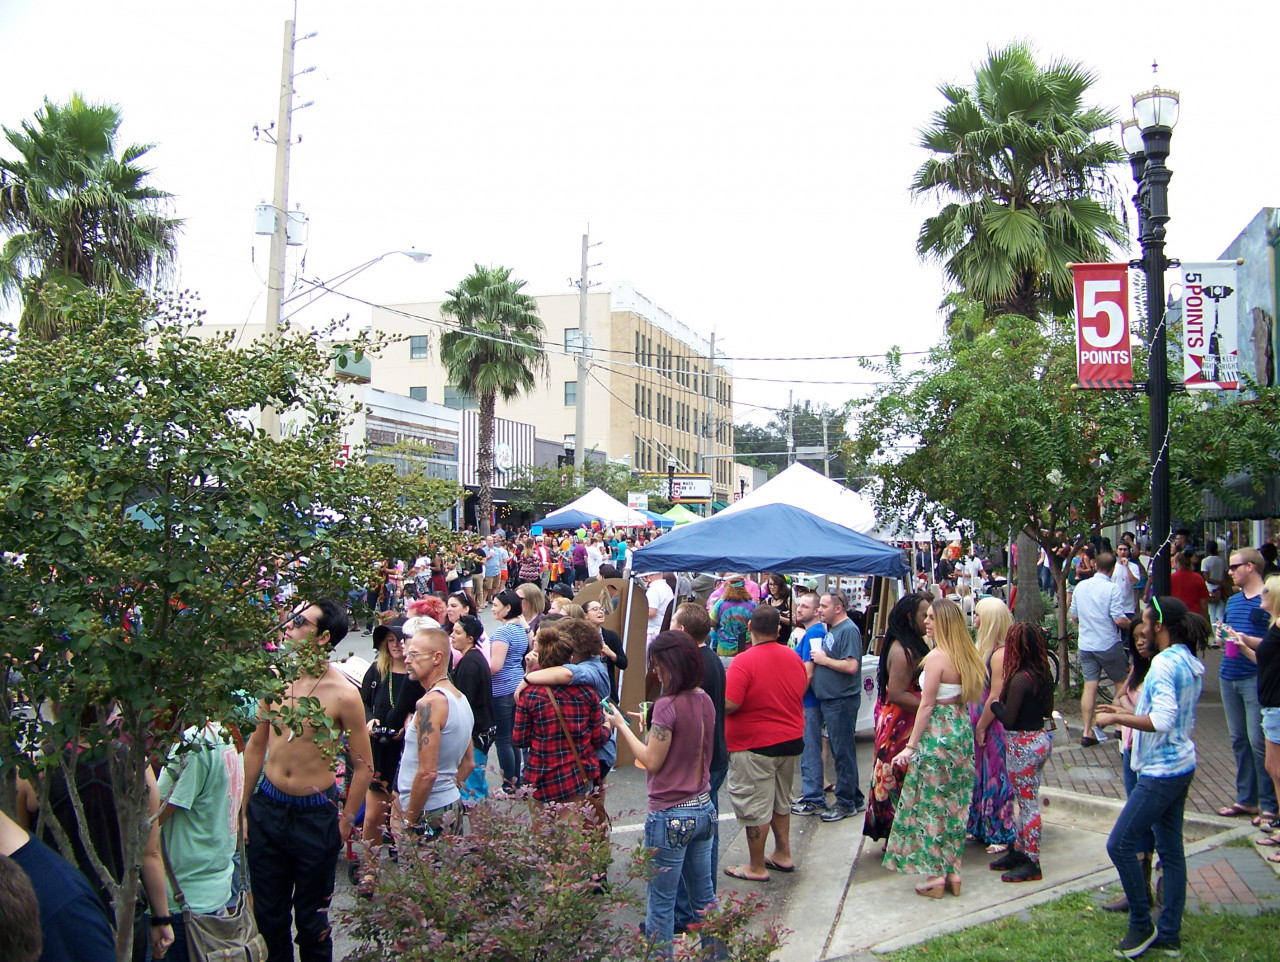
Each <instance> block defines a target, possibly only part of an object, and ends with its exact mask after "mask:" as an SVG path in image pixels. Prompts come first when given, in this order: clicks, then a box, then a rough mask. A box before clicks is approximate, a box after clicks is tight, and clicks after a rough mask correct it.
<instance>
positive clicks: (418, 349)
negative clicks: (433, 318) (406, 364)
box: [409, 334, 431, 361]
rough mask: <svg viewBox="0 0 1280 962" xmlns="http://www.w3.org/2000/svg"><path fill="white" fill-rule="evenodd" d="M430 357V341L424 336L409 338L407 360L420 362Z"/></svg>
mask: <svg viewBox="0 0 1280 962" xmlns="http://www.w3.org/2000/svg"><path fill="white" fill-rule="evenodd" d="M430 356H431V341H430V339H429V338H428V337H427V335H425V334H414V335H412V336H411V337H410V338H409V360H411V361H422V360H425V359H427V358H429V357H430Z"/></svg>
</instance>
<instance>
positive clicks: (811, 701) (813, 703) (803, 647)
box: [796, 621, 827, 708]
mask: <svg viewBox="0 0 1280 962" xmlns="http://www.w3.org/2000/svg"><path fill="white" fill-rule="evenodd" d="M826 637H827V626H826V625H824V624H823V623H822V622H821V621H815V622H814V623H813V624H811V625H810V626H809V627H808V629H806V631H805V633H804V637H803V638H802V639H800V644H799V646H798V647H797V648H796V654H797V655H799V656H800V660H801V661H803V662H805V663H806V664H808V663H810V662H812V661H813V639H815V638H818V639H823V638H826ZM805 670H806V671H808V669H805ZM804 707H805V708H817V707H818V696H817V695H815V694H814V693H813V683H812V682H810V684H809V687H808V688H806V689H805V690H804Z"/></svg>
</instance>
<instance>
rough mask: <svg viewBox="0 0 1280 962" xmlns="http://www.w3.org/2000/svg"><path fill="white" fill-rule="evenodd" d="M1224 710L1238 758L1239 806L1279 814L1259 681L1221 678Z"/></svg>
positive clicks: (1237, 799) (1233, 747) (1237, 789)
mask: <svg viewBox="0 0 1280 962" xmlns="http://www.w3.org/2000/svg"><path fill="white" fill-rule="evenodd" d="M1220 683H1221V686H1222V709H1223V711H1224V712H1225V714H1226V716H1227V730H1228V731H1229V732H1231V750H1232V752H1234V753H1235V756H1236V804H1237V805H1244V806H1246V807H1248V808H1253V806H1255V805H1257V806H1258V808H1259V810H1260V811H1263V812H1274V811H1276V789H1275V786H1274V785H1273V784H1272V783H1271V776H1270V775H1268V774H1267V764H1266V760H1267V742H1266V739H1265V738H1264V737H1263V734H1262V706H1261V705H1260V704H1259V702H1258V679H1257V678H1256V677H1253V678H1235V679H1232V680H1227V679H1226V678H1223V679H1221V682H1220Z"/></svg>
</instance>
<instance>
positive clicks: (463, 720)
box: [396, 685, 475, 812]
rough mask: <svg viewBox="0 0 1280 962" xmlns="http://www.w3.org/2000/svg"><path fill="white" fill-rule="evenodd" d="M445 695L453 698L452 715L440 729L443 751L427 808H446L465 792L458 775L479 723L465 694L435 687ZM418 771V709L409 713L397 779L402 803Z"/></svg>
mask: <svg viewBox="0 0 1280 962" xmlns="http://www.w3.org/2000/svg"><path fill="white" fill-rule="evenodd" d="M431 691H438V692H440V694H442V695H444V697H445V700H446V701H448V702H449V717H448V718H446V719H445V723H444V728H443V729H442V730H441V731H440V754H439V757H438V758H437V760H436V781H435V784H434V785H432V786H431V794H430V795H429V796H428V797H427V804H426V805H425V806H424V808H423V811H424V812H429V811H431V810H432V809H436V808H444V807H445V806H446V805H452V804H453V803H454V802H456V801H457V800H458V799H459V798H461V797H462V793H461V792H460V791H458V783H457V782H456V781H454V776H455V775H456V774H458V766H459V765H461V764H462V759H463V757H464V756H465V755H466V753H467V752H468V751H470V750H471V729H472V728H473V727H474V726H475V716H474V715H473V714H472V713H471V705H470V704H469V703H468V702H467V699H466V697H465V696H462V695H454V694H451V693H450V692H448V691H447V690H445V689H444V688H441V687H440V686H439V685H437V686H435V687H434V688H432V689H431ZM417 774H418V713H417V712H416V711H415V712H413V713H412V714H410V715H409V724H408V726H407V727H406V728H405V733H404V754H403V755H401V756H400V774H399V777H398V778H397V779H396V788H397V790H398V791H399V793H400V805H401V807H403V808H408V806H409V793H410V792H411V791H412V790H413V779H414V776H415V775H417Z"/></svg>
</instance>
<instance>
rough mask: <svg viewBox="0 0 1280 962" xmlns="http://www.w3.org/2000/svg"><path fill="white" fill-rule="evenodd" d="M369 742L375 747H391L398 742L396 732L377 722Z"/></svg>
mask: <svg viewBox="0 0 1280 962" xmlns="http://www.w3.org/2000/svg"><path fill="white" fill-rule="evenodd" d="M369 740H370V741H371V742H373V743H374V744H375V745H390V744H391V743H392V742H394V741H395V740H396V732H395V730H394V729H392V728H390V727H389V726H387V725H384V724H383V723H382V722H380V721H375V722H374V723H373V728H372V730H370V732H369Z"/></svg>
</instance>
